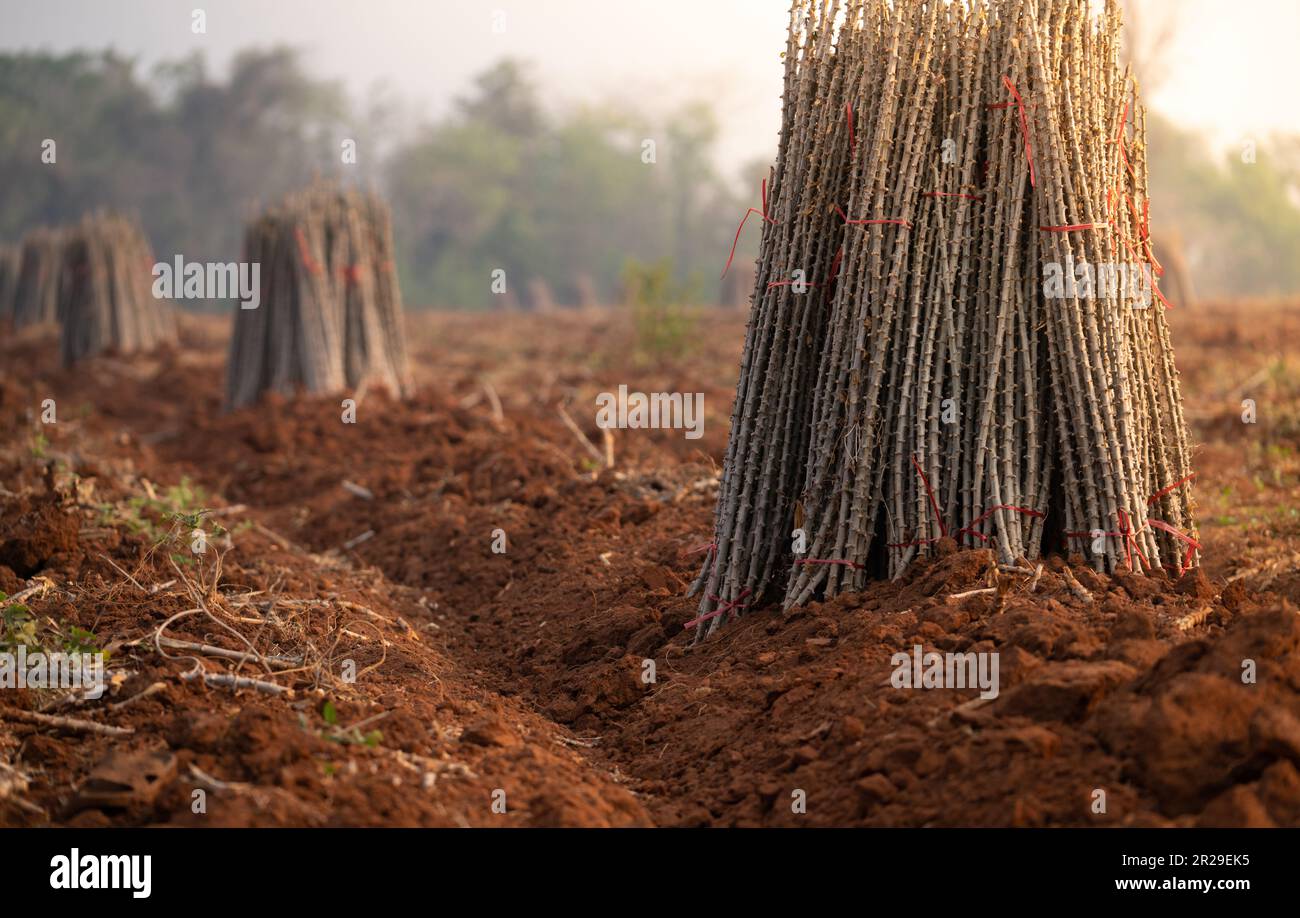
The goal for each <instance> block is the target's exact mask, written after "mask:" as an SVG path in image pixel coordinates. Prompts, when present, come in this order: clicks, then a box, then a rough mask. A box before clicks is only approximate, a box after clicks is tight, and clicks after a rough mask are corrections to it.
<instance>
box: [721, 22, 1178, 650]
mask: <svg viewBox="0 0 1300 918" xmlns="http://www.w3.org/2000/svg"><path fill="white" fill-rule="evenodd" d="M1120 40H1121V23H1120V17H1119V11H1118V9H1117V7H1116V4H1115V2H1113V0H1110V2H1107V3H1106V5H1105V8H1104V9H1103V10H1100V11H1097V10H1091V9H1090V4H1089V2H1088V0H951V2H948V0H941V2H922V0H844V2H823V0H797V2H795V4H794V8H793V11H792V17H791V23H790V31H789V40H788V44H787V48H786V51H785V55H784V56H785V95H784V110H783V124H782V131H781V139H780V147H779V152H778V155H777V159H776V163H775V166H774V167H773V170H772V173H771V177H770V183H766V184H765V186H764V189H763V195H762V209H761V211H759V212H758V215H759V217H761V220H762V225H763V241H762V249H761V255H760V258H759V267H758V276H757V282H756V289H755V293H754V298H753V306H752V311H751V316H750V323H749V328H748V331H747V336H746V340H745V350H744V357H743V359H742V363H741V372H740V380H739V384H738V386H737V391H736V401H735V407H734V410H733V414H732V427H731V438H730V442H729V444H728V448H727V456H726V461H725V465H724V470H723V476H722V481H721V487H720V492H719V499H718V506H717V511H716V521H715V533H714V539H713V542H712V544H711V546H710V547H709V550H708V554H707V556H706V560H705V562H704V565H703V568H702V570H701V573H700V576H699V578H698V580H697V581H696V584H695V589H696V590H697V591H698V592H699V593H700V594H701V607H700V615H699V617H698V618H697V619H696V621H695V625H696V628H697V634H698V635H699V636H701V637H703V636H706V635H707V634H710V633H712V632H713V631H714V630H716V629H717V628H719V627H720V626H721V625H722V624H723V623H724V622H725V621H727V620H729V619H731V618H733V617H735V616H738V615H741V614H743V613H744V612H745V611H746V610H748V609H752V608H754V607H756V606H758V605H761V604H764V603H766V602H769V601H773V600H776V599H781V600H782V601H783V603H784V604H785V605H786V606H787V607H789V606H793V605H798V604H801V603H804V602H806V601H808V600H809V599H812V598H817V597H826V598H829V597H832V596H834V595H836V594H837V593H841V592H846V591H854V590H860V589H861V588H862V587H863V586H864V585H865V584H866V583H867V582H868V581H869V580H870V579H872V578H880V577H891V576H897V575H899V574H900V573H901V572H902V571H903V570H904V569H905V568H906V567H907V566H908V564H909V563H910V562H912V561H913V560H914V559H915V558H917V557H918V556H919V555H924V554H927V553H931V552H933V551H935V550H937V548H938V547H939V545H940V543H941V541H943V540H945V539H953V540H955V541H956V542H957V543H958V544H959V545H962V546H965V547H987V548H991V549H994V550H995V551H996V552H997V554H998V556H999V558H1000V559H1001V560H1002V561H1003V562H1006V563H1016V562H1018V561H1020V560H1021V559H1034V558H1037V557H1039V556H1041V555H1042V554H1044V553H1047V552H1065V551H1068V552H1069V553H1072V554H1073V553H1079V554H1081V555H1082V556H1083V557H1084V558H1086V559H1087V560H1088V561H1089V562H1090V563H1091V564H1092V565H1093V566H1094V567H1095V568H1096V569H1097V570H1100V571H1106V570H1114V569H1116V568H1123V567H1130V568H1132V569H1134V570H1151V569H1156V568H1158V567H1162V566H1163V567H1166V568H1168V569H1169V570H1170V571H1171V572H1174V573H1180V572H1182V571H1183V570H1185V569H1187V568H1188V567H1190V566H1191V565H1192V564H1193V563H1195V559H1196V549H1197V548H1199V544H1198V543H1197V542H1196V536H1195V532H1194V530H1193V528H1192V525H1193V524H1192V515H1191V493H1190V482H1191V476H1190V471H1191V470H1190V460H1191V450H1190V447H1189V444H1188V438H1187V431H1186V427H1185V424H1184V420H1183V413H1182V406H1181V397H1180V393H1179V384H1178V375H1177V371H1176V370H1175V368H1174V363H1173V354H1172V350H1171V348H1170V344H1169V334H1168V325H1167V321H1166V316H1165V312H1166V309H1167V308H1168V306H1169V304H1168V303H1167V302H1166V301H1165V299H1164V297H1163V296H1162V295H1161V294H1160V292H1159V288H1158V286H1157V284H1158V278H1159V275H1160V273H1161V272H1162V269H1161V268H1160V266H1159V264H1158V262H1157V261H1156V259H1155V256H1154V253H1153V252H1152V250H1151V246H1150V234H1149V230H1148V213H1149V208H1148V202H1147V174H1146V156H1145V141H1144V135H1145V114H1144V111H1143V109H1142V107H1141V106H1140V105H1139V104H1138V101H1137V94H1136V87H1135V85H1134V82H1133V80H1132V79H1131V78H1130V75H1129V73H1128V72H1127V71H1126V68H1124V67H1122V66H1121V64H1120V60H1121V47H1120Z"/></svg>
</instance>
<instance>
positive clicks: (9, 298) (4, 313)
mask: <svg viewBox="0 0 1300 918" xmlns="http://www.w3.org/2000/svg"><path fill="white" fill-rule="evenodd" d="M20 252H21V250H20V249H19V247H18V246H15V245H0V322H9V323H10V324H12V322H13V309H14V291H15V290H17V289H18V266H19V264H20Z"/></svg>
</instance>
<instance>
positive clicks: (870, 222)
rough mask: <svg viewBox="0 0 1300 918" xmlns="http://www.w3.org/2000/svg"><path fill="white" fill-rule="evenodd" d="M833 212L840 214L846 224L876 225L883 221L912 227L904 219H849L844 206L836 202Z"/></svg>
mask: <svg viewBox="0 0 1300 918" xmlns="http://www.w3.org/2000/svg"><path fill="white" fill-rule="evenodd" d="M835 212H836V213H837V214H839V215H840V219H841V220H843V221H844V223H845V224H846V225H848V226H877V225H880V224H883V223H892V224H894V225H896V226H906V227H907V228H908V229H911V228H912V224H911V223H909V222H908V221H906V220H850V219H849V218H848V215H847V214H846V213H844V208H842V207H840V205H838V204H836V205H835Z"/></svg>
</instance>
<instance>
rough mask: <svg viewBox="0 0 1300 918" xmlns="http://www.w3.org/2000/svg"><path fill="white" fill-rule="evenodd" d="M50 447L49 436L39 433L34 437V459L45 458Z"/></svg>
mask: <svg viewBox="0 0 1300 918" xmlns="http://www.w3.org/2000/svg"><path fill="white" fill-rule="evenodd" d="M49 448H50V441H49V438H48V437H46V436H45V434H43V433H38V434H35V435H34V436H33V437H32V446H31V449H32V458H33V459H44V458H45V455H46V453H47V452H48V451H49Z"/></svg>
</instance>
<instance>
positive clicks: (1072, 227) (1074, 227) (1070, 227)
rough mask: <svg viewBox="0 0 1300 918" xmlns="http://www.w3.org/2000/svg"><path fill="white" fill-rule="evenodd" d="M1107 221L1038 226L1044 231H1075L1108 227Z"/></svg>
mask: <svg viewBox="0 0 1300 918" xmlns="http://www.w3.org/2000/svg"><path fill="white" fill-rule="evenodd" d="M1109 228H1110V224H1109V223H1067V224H1064V225H1063V226H1040V227H1039V229H1040V230H1042V231H1043V232H1044V233H1075V232H1078V231H1080V230H1090V229H1109Z"/></svg>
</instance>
